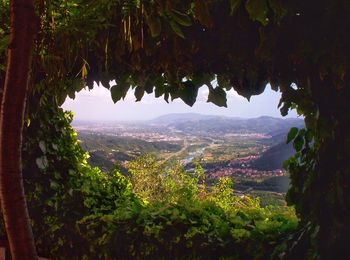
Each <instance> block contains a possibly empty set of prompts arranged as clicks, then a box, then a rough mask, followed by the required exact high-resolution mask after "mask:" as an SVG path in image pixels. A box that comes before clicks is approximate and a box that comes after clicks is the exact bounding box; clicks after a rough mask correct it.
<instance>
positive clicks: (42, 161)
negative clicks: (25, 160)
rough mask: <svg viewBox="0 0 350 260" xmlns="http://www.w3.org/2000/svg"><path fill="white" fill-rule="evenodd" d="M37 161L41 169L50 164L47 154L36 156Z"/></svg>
mask: <svg viewBox="0 0 350 260" xmlns="http://www.w3.org/2000/svg"><path fill="white" fill-rule="evenodd" d="M35 162H36V165H37V166H38V168H39V169H40V170H45V169H46V168H47V167H48V166H49V163H48V161H47V158H46V156H42V157H39V158H36V160H35Z"/></svg>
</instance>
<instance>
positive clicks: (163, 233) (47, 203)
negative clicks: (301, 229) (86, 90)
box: [23, 107, 297, 259]
mask: <svg viewBox="0 0 350 260" xmlns="http://www.w3.org/2000/svg"><path fill="white" fill-rule="evenodd" d="M33 118H34V121H32V122H31V124H30V126H29V127H28V128H26V133H25V136H26V142H25V143H26V146H25V147H24V151H23V155H24V158H25V159H26V160H25V161H26V162H27V163H26V164H25V166H24V173H25V181H26V182H25V183H26V189H27V193H28V194H29V196H28V201H29V210H30V214H31V217H32V219H33V223H34V224H33V230H34V234H35V237H36V243H37V248H38V253H39V254H40V255H43V256H49V257H51V258H53V259H67V258H69V259H81V258H82V257H83V256H86V257H87V259H105V258H107V257H112V258H113V259H120V258H124V259H134V258H135V257H136V258H139V259H144V258H149V259H154V258H169V257H171V258H182V259H184V258H193V257H194V258H197V257H198V258H217V257H219V256H223V257H228V258H231V259H243V258H256V259H266V258H267V257H270V256H272V255H274V256H277V254H280V253H283V252H284V250H285V248H284V245H283V241H284V240H285V239H286V238H287V237H288V236H289V235H290V234H291V233H292V232H293V231H295V229H296V226H297V218H296V216H295V213H294V210H293V209H292V208H288V207H265V208H263V207H261V206H260V205H259V201H258V200H256V199H252V198H250V197H243V198H239V197H237V196H233V195H232V182H231V181H230V180H229V179H221V180H220V181H219V182H218V183H217V184H216V185H214V186H213V187H211V188H210V189H209V188H208V187H206V186H205V184H204V180H203V178H204V176H203V172H202V169H201V168H200V167H199V166H198V167H197V168H196V170H195V173H193V174H189V173H187V172H185V171H184V170H183V169H182V168H181V167H179V166H178V165H176V164H174V165H161V164H160V163H159V162H158V161H157V160H156V159H155V157H153V156H150V155H148V156H143V157H141V158H139V159H137V160H135V161H134V162H132V163H131V165H130V167H129V171H130V175H129V176H124V175H121V174H120V173H119V172H118V171H113V172H110V173H103V172H101V171H100V170H99V169H98V168H91V167H90V166H89V165H88V164H87V162H86V159H87V154H86V153H85V152H84V151H83V150H82V149H81V148H80V146H79V144H78V141H77V139H76V133H75V132H74V130H73V129H72V128H71V126H70V125H69V124H70V122H71V120H72V115H71V114H69V113H64V112H63V111H62V110H61V109H58V110H53V109H52V107H48V108H47V109H46V110H41V112H40V114H37V117H33ZM38 127H40V128H41V131H39V132H36V131H35V133H36V135H35V136H33V134H34V132H32V129H37V128H38ZM46 128H50V129H46ZM48 130H50V131H48ZM29 158H30V159H31V160H29ZM34 158H35V159H34ZM136 180H137V182H136ZM155 191H157V192H155Z"/></svg>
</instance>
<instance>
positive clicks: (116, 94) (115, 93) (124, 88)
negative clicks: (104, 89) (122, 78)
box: [110, 83, 130, 103]
mask: <svg viewBox="0 0 350 260" xmlns="http://www.w3.org/2000/svg"><path fill="white" fill-rule="evenodd" d="M129 87H130V86H129V84H127V83H122V84H121V83H119V84H118V85H114V86H112V87H111V89H110V91H111V96H112V100H113V102H114V103H117V102H118V101H119V100H120V99H121V98H123V99H124V98H125V96H126V93H127V92H128V90H129Z"/></svg>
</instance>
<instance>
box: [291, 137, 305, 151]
mask: <svg viewBox="0 0 350 260" xmlns="http://www.w3.org/2000/svg"><path fill="white" fill-rule="evenodd" d="M293 146H294V149H295V151H297V152H300V151H301V149H303V146H304V138H303V137H302V136H301V135H298V136H297V137H296V138H295V139H294V142H293Z"/></svg>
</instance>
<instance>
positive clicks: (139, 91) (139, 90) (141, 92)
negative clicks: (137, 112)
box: [134, 86, 145, 101]
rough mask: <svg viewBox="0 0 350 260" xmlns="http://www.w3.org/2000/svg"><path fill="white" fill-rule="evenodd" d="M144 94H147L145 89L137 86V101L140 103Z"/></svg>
mask: <svg viewBox="0 0 350 260" xmlns="http://www.w3.org/2000/svg"><path fill="white" fill-rule="evenodd" d="M144 94H145V89H144V88H143V87H141V86H137V87H136V89H135V93H134V95H135V97H136V101H140V100H141V99H142V97H143V95H144Z"/></svg>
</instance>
